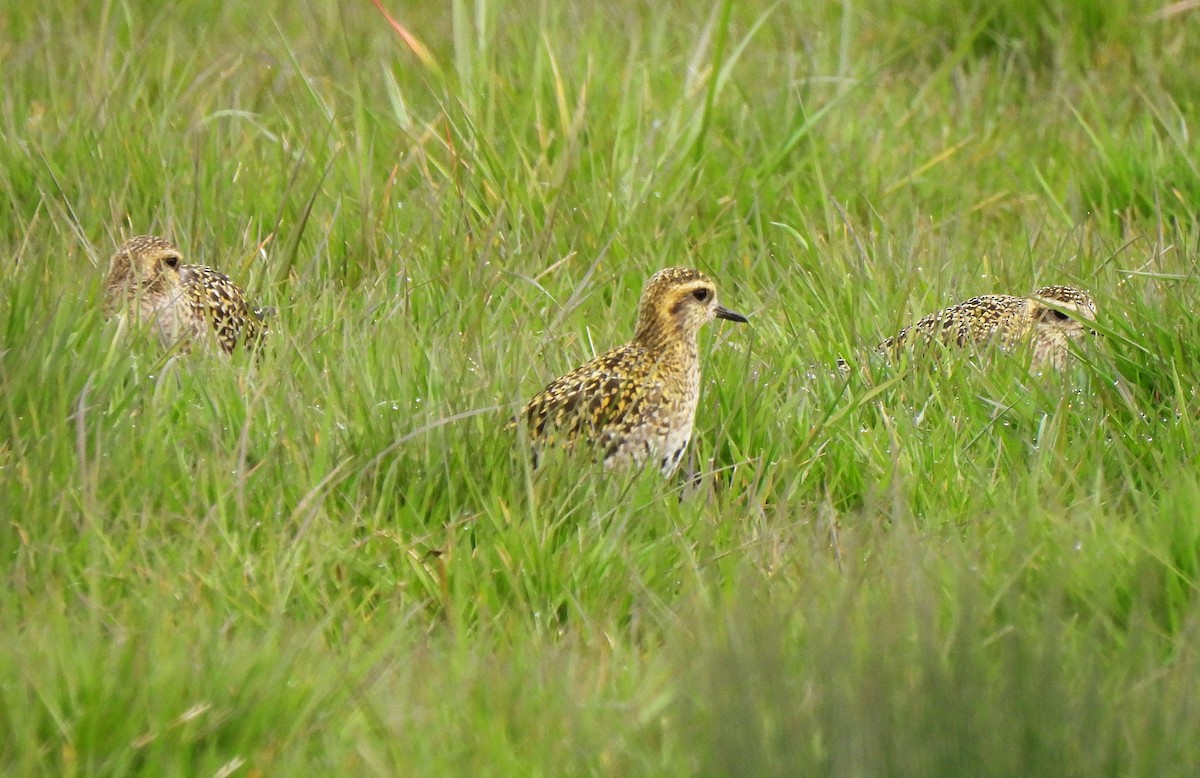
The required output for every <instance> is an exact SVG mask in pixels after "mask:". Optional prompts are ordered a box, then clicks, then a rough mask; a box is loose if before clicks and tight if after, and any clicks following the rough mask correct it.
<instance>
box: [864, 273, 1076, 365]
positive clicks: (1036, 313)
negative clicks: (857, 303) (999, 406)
mask: <svg viewBox="0 0 1200 778" xmlns="http://www.w3.org/2000/svg"><path fill="white" fill-rule="evenodd" d="M1095 319H1096V303H1095V302H1094V301H1093V300H1092V297H1091V295H1089V294H1088V293H1087V292H1085V291H1083V290H1081V289H1076V288H1074V287H1069V286H1044V287H1042V288H1040V289H1038V290H1036V291H1034V292H1033V294H1031V295H1030V296H1028V297H1016V296H1012V295H1001V294H989V295H982V296H979V297H973V298H971V299H970V300H967V301H965V302H962V303H959V304H957V305H952V306H950V307H949V308H945V309H943V310H941V311H938V312H937V313H933V314H930V315H929V316H926V317H924V318H923V319H921V320H920V321H918V322H917V323H916V324H913V325H912V326H911V327H905V328H904V329H902V330H900V332H898V333H896V335H894V336H892V337H890V338H888V339H886V340H884V341H883V342H882V343H880V344H879V346H877V347H876V351H878V352H879V353H881V354H883V355H885V356H888V357H893V356H895V355H896V354H897V353H899V352H900V351H902V350H904V349H905V348H909V347H916V346H924V345H928V344H930V343H934V342H937V343H941V344H944V345H947V346H958V347H979V346H988V345H994V346H998V347H1000V348H1011V347H1016V346H1019V345H1021V344H1023V343H1030V344H1032V350H1033V365H1034V367H1039V368H1040V367H1043V366H1047V365H1048V366H1050V367H1053V368H1055V369H1060V368H1062V367H1064V366H1065V364H1066V361H1067V356H1068V354H1069V342H1070V341H1072V340H1077V339H1079V338H1081V337H1083V335H1084V334H1086V333H1087V332H1089V331H1090V328H1089V327H1088V326H1087V325H1086V323H1085V322H1088V321H1095Z"/></svg>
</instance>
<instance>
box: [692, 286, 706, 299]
mask: <svg viewBox="0 0 1200 778" xmlns="http://www.w3.org/2000/svg"><path fill="white" fill-rule="evenodd" d="M692 297H695V298H696V299H697V300H699V301H700V302H704V301H705V300H707V299H708V290H707V289H703V288H701V289H697V290H696V291H694V292H692Z"/></svg>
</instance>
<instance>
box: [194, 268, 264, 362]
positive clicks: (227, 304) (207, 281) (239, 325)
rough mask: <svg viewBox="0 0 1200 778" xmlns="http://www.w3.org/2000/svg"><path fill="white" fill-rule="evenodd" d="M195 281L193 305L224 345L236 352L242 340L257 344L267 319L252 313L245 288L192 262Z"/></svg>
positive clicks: (230, 350)
mask: <svg viewBox="0 0 1200 778" xmlns="http://www.w3.org/2000/svg"><path fill="white" fill-rule="evenodd" d="M188 269H189V270H190V271H191V272H192V273H194V274H195V281H194V282H193V283H191V284H189V285H188V287H187V288H188V294H189V296H190V298H191V301H192V305H193V306H194V307H195V308H196V309H198V310H199V311H200V312H201V313H202V314H203V315H204V318H205V319H206V320H207V321H209V322H210V323H211V324H212V327H213V329H214V330H215V331H216V333H217V339H218V340H219V341H220V343H221V348H222V349H224V350H225V351H229V352H232V351H233V349H234V348H235V347H236V346H237V344H238V342H239V341H244V342H245V343H247V344H249V345H253V344H255V343H256V341H257V340H258V337H259V330H260V328H261V329H266V327H265V325H264V321H263V318H262V317H261V316H257V315H255V314H253V313H251V310H250V306H249V305H247V304H246V298H245V297H244V296H243V295H242V290H241V289H239V288H238V287H237V285H236V284H234V283H233V281H231V280H229V276H227V275H225V274H224V273H222V272H220V271H218V270H214V269H212V268H211V267H206V266H202V265H192V266H190V267H189V268H188Z"/></svg>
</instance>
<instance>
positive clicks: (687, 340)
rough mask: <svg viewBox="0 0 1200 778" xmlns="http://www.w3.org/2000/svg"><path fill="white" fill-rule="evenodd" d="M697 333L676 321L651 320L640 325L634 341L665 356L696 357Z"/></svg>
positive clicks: (647, 349)
mask: <svg viewBox="0 0 1200 778" xmlns="http://www.w3.org/2000/svg"><path fill="white" fill-rule="evenodd" d="M697 334H698V333H696V332H695V331H688V330H685V329H684V328H683V327H681V326H679V325H678V324H677V323H675V322H669V323H666V324H665V326H664V323H663V322H651V323H643V324H640V325H639V326H638V329H637V332H636V333H634V336H633V343H634V344H635V345H637V346H640V347H642V348H644V349H645V350H646V351H650V352H653V353H656V354H660V355H663V356H668V355H669V356H676V357H678V358H682V359H685V360H686V359H689V358H691V359H694V358H695V357H696V353H697V346H696V341H697Z"/></svg>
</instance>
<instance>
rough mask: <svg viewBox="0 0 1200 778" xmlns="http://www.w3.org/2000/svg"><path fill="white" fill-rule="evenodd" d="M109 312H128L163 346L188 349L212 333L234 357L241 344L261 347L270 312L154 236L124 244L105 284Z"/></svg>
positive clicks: (112, 264)
mask: <svg viewBox="0 0 1200 778" xmlns="http://www.w3.org/2000/svg"><path fill="white" fill-rule="evenodd" d="M104 297H105V312H106V313H107V314H108V315H109V316H111V315H113V314H116V313H118V312H128V313H130V314H131V315H133V316H134V317H135V319H136V320H137V321H138V322H142V323H145V324H148V325H150V326H152V327H153V328H154V329H155V331H156V332H157V333H158V335H159V338H160V339H161V340H162V342H163V343H164V344H165V345H168V346H169V345H174V344H175V343H177V342H182V343H183V344H184V348H185V349H186V348H188V346H189V345H190V343H191V342H192V341H194V340H197V339H206V338H207V337H208V335H209V333H212V335H213V336H215V337H216V341H217V345H218V346H220V348H221V350H223V351H225V352H232V351H233V350H234V349H235V348H237V345H238V344H239V343H244V344H246V345H247V346H256V345H258V343H259V341H260V339H261V338H262V336H263V334H264V333H265V331H266V324H265V321H264V319H265V317H266V315H267V313H268V312H267V311H265V310H264V309H260V308H251V307H250V305H248V304H247V303H246V297H245V295H244V294H243V293H242V290H241V289H239V288H238V286H237V285H236V284H234V283H233V282H232V281H230V280H229V276H227V275H225V274H224V273H221V272H219V271H217V270H214V269H213V268H211V267H206V266H204V265H187V264H184V263H183V256H182V254H180V252H179V249H178V248H177V247H176V246H175V244H173V243H171V242H170V241H167V240H164V239H163V238H159V237H155V236H153V235H142V236H140V237H136V238H132V239H130V240H128V241H126V242H125V243H123V244H122V245H121V246H120V247H119V248H118V249H117V250H116V252H115V253H114V254H113V257H112V260H111V262H110V263H109V271H108V277H107V278H106V279H105V282H104Z"/></svg>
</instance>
